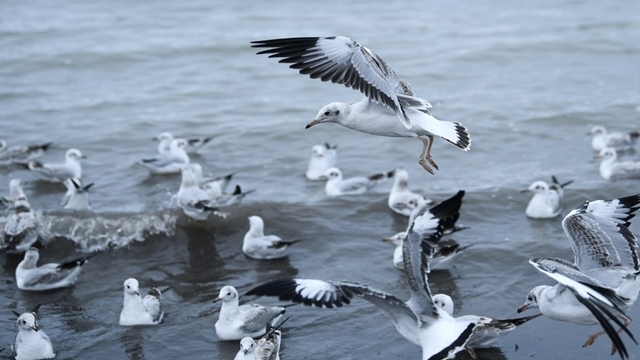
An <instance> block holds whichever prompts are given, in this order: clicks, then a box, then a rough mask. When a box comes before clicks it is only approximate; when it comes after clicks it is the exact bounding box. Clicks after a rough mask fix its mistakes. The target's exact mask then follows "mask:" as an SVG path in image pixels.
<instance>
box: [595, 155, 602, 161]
mask: <svg viewBox="0 0 640 360" xmlns="http://www.w3.org/2000/svg"><path fill="white" fill-rule="evenodd" d="M593 159H594V160H598V159H602V156H600V154H596V155H593Z"/></svg>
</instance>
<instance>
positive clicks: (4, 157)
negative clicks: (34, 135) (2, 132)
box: [0, 140, 53, 165]
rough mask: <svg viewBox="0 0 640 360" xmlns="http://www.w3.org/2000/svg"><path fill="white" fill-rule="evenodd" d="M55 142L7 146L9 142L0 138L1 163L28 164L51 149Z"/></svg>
mask: <svg viewBox="0 0 640 360" xmlns="http://www.w3.org/2000/svg"><path fill="white" fill-rule="evenodd" d="M52 146H53V143H46V144H42V145H31V146H13V147H10V148H9V147H7V142H6V141H4V140H0V164H2V165H8V164H26V163H28V162H29V161H31V160H33V159H35V158H38V157H40V156H42V155H44V153H46V152H47V151H49V150H50V149H51V147H52Z"/></svg>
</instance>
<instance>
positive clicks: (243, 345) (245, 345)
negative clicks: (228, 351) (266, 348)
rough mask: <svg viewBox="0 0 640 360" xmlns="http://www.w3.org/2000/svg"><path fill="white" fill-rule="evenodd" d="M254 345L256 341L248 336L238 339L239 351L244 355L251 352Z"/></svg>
mask: <svg viewBox="0 0 640 360" xmlns="http://www.w3.org/2000/svg"><path fill="white" fill-rule="evenodd" d="M255 347H256V342H255V341H253V339H252V338H250V337H248V336H247V337H245V338H242V340H240V351H242V353H243V354H245V355H247V354H248V353H250V352H252V351H253V349H254V348H255Z"/></svg>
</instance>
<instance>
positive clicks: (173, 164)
mask: <svg viewBox="0 0 640 360" xmlns="http://www.w3.org/2000/svg"><path fill="white" fill-rule="evenodd" d="M186 146H187V141H186V140H185V139H173V140H171V145H170V147H169V152H167V153H163V154H160V155H158V156H156V157H153V158H148V159H142V160H140V161H139V162H138V163H139V164H141V165H143V166H145V167H147V168H148V169H149V171H150V172H151V173H152V174H176V173H179V172H180V171H181V170H182V169H184V168H185V166H187V165H189V155H187V152H186V151H185V148H186Z"/></svg>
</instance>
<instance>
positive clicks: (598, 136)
mask: <svg viewBox="0 0 640 360" xmlns="http://www.w3.org/2000/svg"><path fill="white" fill-rule="evenodd" d="M587 135H592V136H593V138H592V139H591V148H592V149H593V150H595V151H600V150H602V149H604V148H613V149H615V150H617V151H625V150H631V149H633V147H634V146H635V144H636V142H637V141H638V138H640V132H637V131H629V132H612V133H607V129H605V127H604V126H602V125H596V126H594V127H592V128H591V131H589V133H588V134H587Z"/></svg>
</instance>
